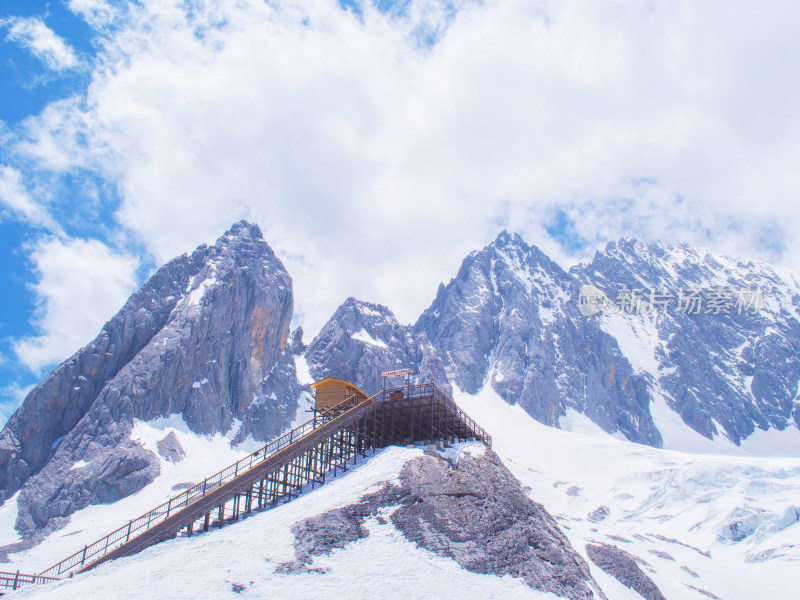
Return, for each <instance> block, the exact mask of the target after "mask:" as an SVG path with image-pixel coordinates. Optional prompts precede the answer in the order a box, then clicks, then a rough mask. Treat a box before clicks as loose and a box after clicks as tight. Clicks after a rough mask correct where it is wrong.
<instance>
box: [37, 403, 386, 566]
mask: <svg viewBox="0 0 800 600" xmlns="http://www.w3.org/2000/svg"><path fill="white" fill-rule="evenodd" d="M370 401H372V399H371V398H368V399H362V400H361V401H360V402H359V401H357V399H356V400H354V397H352V396H351V397H349V398H347V399H345V400H344V401H343V402H341V403H339V404H337V405H336V406H333V407H331V408H329V409H328V410H326V411H323V412H321V413H320V414H318V415H317V416H316V417H315V418H314V419H311V420H310V421H307V422H305V423H303V424H302V425H300V426H298V427H295V428H294V429H292V430H291V431H289V432H288V433H285V434H284V435H282V436H280V437H279V438H277V439H275V440H273V441H271V442H270V443H268V444H267V445H265V446H264V447H263V448H259V449H258V450H256V451H255V452H253V453H252V454H250V455H248V456H246V457H245V458H243V459H241V460H238V461H236V462H235V463H234V464H232V465H230V466H228V467H226V468H224V469H222V471H219V472H218V473H215V474H214V475H212V476H211V477H207V478H206V479H204V480H203V481H202V482H200V483H198V484H196V485H194V486H192V487H190V488H189V489H187V490H186V491H185V492H182V493H180V494H178V495H176V496H174V497H172V498H170V499H169V500H168V501H167V502H164V503H163V504H160V505H159V506H157V507H156V508H154V509H153V510H151V511H150V512H148V513H145V514H143V515H142V516H140V517H137V518H136V519H132V520H130V521H128V523H126V524H125V525H123V526H122V527H120V528H119V529H116V530H114V531H112V532H111V533H109V534H108V535H107V536H105V537H103V538H101V539H99V540H97V541H96V542H93V543H91V544H88V545H86V546H84V547H83V549H82V550H78V551H77V552H75V553H74V554H72V555H70V556H68V557H67V558H65V559H64V560H62V561H60V562H58V563H56V564H55V565H53V566H52V567H50V568H49V569H47V570H45V571H42V572H41V573H40V574H39V576H44V577H49V578H58V577H59V576H61V575H63V574H65V573H70V572H72V571H75V570H78V569H80V568H81V567H83V566H84V565H86V564H88V563H89V562H93V561H94V560H97V559H98V558H100V557H102V556H103V555H105V554H107V553H109V552H110V551H112V550H114V549H115V548H117V547H119V546H121V545H122V544H125V543H127V542H128V541H130V540H131V539H132V538H134V537H136V536H138V535H141V534H142V533H144V532H145V531H147V530H148V529H150V528H152V527H154V526H155V525H157V524H159V523H161V522H163V521H165V520H166V519H167V518H168V517H169V516H170V514H175V513H176V512H178V511H180V510H183V509H185V508H186V507H188V506H191V505H192V504H194V503H195V502H197V501H198V500H200V499H202V498H204V497H205V495H206V494H207V493H209V492H210V491H212V490H214V489H216V488H218V487H219V486H221V485H223V484H225V483H227V482H229V481H232V480H233V479H235V478H237V477H238V476H239V475H241V474H243V473H246V472H247V471H249V470H250V469H252V468H253V467H254V466H256V465H258V464H260V463H262V462H263V461H265V460H266V459H267V458H269V457H270V456H273V455H274V454H275V453H276V452H278V451H280V450H283V449H284V448H286V447H288V446H290V445H291V444H293V443H294V442H295V441H298V440H300V439H301V438H303V437H304V436H306V435H308V434H309V433H311V432H312V431H314V430H315V429H317V428H319V427H322V426H323V425H325V424H326V423H328V422H329V421H331V420H333V419H335V418H336V417H338V416H340V415H342V414H344V413H345V412H348V411H350V410H353V409H354V408H355V407H357V406H360V405H361V404H364V403H365V402H370Z"/></svg>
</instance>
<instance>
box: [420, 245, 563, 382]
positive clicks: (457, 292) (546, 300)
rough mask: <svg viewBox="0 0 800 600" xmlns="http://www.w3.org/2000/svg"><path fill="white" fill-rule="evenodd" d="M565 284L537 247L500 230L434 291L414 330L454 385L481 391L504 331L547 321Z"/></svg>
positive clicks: (553, 264) (559, 268)
mask: <svg viewBox="0 0 800 600" xmlns="http://www.w3.org/2000/svg"><path fill="white" fill-rule="evenodd" d="M568 284H569V280H568V278H567V275H566V273H565V272H564V271H563V269H561V267H559V266H558V265H557V264H555V263H554V262H553V261H551V260H550V259H549V258H547V256H545V255H544V254H543V253H542V252H541V251H540V250H539V249H538V248H536V247H535V246H529V245H528V244H526V243H525V241H524V240H523V239H522V238H521V237H520V236H519V235H518V234H509V233H508V232H506V231H503V232H501V233H500V234H499V235H498V236H497V238H495V240H494V241H493V242H492V243H491V244H489V245H488V246H486V247H485V248H483V249H482V250H480V251H477V252H473V253H472V254H470V255H469V256H467V258H466V259H464V261H463V263H462V264H461V268H460V269H459V271H458V274H457V275H456V277H455V278H453V279H452V280H451V281H450V283H449V284H447V285H446V286H445V285H441V286H440V287H439V290H438V293H437V295H436V298H435V299H434V301H433V303H432V304H431V306H430V307H429V308H428V309H427V310H426V311H425V312H424V313H423V314H422V316H421V317H420V318H419V320H418V321H417V324H416V329H417V330H418V331H422V332H424V333H425V334H426V336H427V338H428V339H429V340H430V341H431V343H432V344H433V346H434V347H435V349H436V351H437V352H439V353H440V354H441V356H442V358H443V360H444V361H445V365H446V367H447V371H448V374H449V375H450V377H451V379H452V380H453V381H454V383H456V384H457V385H458V386H459V387H460V388H461V389H463V390H465V391H467V392H469V393H475V392H477V391H478V390H480V389H481V388H482V387H483V384H484V381H485V379H486V377H487V374H488V373H489V369H490V367H491V366H492V365H491V364H490V358H491V356H492V354H493V351H494V350H495V348H496V347H497V346H498V344H500V343H501V338H503V333H504V331H507V330H508V328H509V327H511V328H514V329H515V330H517V331H522V330H529V329H530V328H531V327H536V326H537V325H540V324H541V323H542V322H543V321H549V319H550V316H551V313H552V310H553V308H554V307H555V306H556V305H559V304H561V303H563V301H564V299H565V294H566V289H567V287H568ZM503 341H505V340H503ZM518 341H519V342H521V343H522V346H523V347H524V341H522V340H518ZM518 345H519V344H517V346H518Z"/></svg>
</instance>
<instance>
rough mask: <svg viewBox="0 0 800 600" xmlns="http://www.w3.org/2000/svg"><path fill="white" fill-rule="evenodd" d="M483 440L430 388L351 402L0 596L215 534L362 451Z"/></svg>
mask: <svg viewBox="0 0 800 600" xmlns="http://www.w3.org/2000/svg"><path fill="white" fill-rule="evenodd" d="M443 439H447V440H450V441H460V440H478V441H481V442H483V443H484V444H486V445H488V446H491V443H492V440H491V437H490V436H489V435H488V434H487V433H486V432H485V431H484V430H483V429H482V428H481V427H480V426H479V425H478V424H477V423H475V422H474V421H473V420H472V419H471V418H470V417H469V416H468V415H466V414H465V413H464V412H463V411H462V410H461V409H460V408H459V407H458V406H457V405H456V403H455V402H454V401H453V400H452V399H451V398H450V397H449V396H447V394H445V393H444V392H443V391H442V390H440V389H439V388H438V387H437V386H436V385H434V384H432V383H428V384H422V385H414V386H405V387H402V388H393V389H388V390H383V391H381V392H379V393H378V394H376V395H374V396H372V397H370V398H361V397H357V396H351V397H350V398H348V399H346V400H345V401H344V402H342V403H340V404H338V405H336V406H334V407H332V408H330V409H328V410H326V411H321V412H317V413H315V416H314V418H313V419H311V420H310V421H308V422H307V423H304V424H303V425H301V426H299V427H297V428H295V429H293V430H291V431H289V432H288V433H286V434H284V435H282V436H280V437H279V438H277V439H275V440H273V441H272V442H270V443H269V444H267V445H265V446H264V447H263V448H260V449H259V450H258V451H256V452H254V453H253V454H251V455H249V456H247V457H246V458H244V459H242V460H240V461H238V462H236V463H234V464H233V465H231V466H229V467H227V468H226V469H223V470H222V471H220V472H218V473H215V474H214V475H212V476H211V477H208V478H207V479H205V480H204V481H202V482H200V483H198V484H196V485H194V486H192V487H191V488H189V489H188V490H186V491H185V492H182V493H181V494H178V495H176V496H175V497H173V498H171V499H170V500H169V501H168V502H165V503H164V504H161V505H159V506H157V507H156V508H154V509H153V510H151V511H150V512H148V513H146V514H144V515H142V516H140V517H138V518H136V519H132V520H130V521H129V522H127V523H126V524H124V525H123V526H122V527H120V528H118V529H116V530H115V531H113V532H111V533H110V534H108V535H107V536H105V537H103V538H101V539H99V540H97V541H96V542H94V543H92V544H89V545H87V546H85V547H84V548H82V549H80V550H78V551H77V552H75V553H74V554H72V555H70V556H68V557H67V558H65V559H64V560H62V561H60V562H58V563H56V564H55V565H53V566H52V567H50V568H49V569H47V570H45V571H43V572H41V573H39V574H36V575H24V574H20V573H0V591H2V590H6V591H8V590H11V589H17V588H19V587H21V586H22V585H28V584H33V583H48V582H50V581H54V580H58V579H61V578H64V577H71V576H72V575H73V574H76V573H81V572H83V571H86V570H88V569H91V568H94V567H96V566H97V565H99V564H102V563H104V562H106V561H108V560H112V559H115V558H120V557H123V556H130V555H132V554H135V553H137V552H139V551H141V550H143V549H144V548H147V547H149V546H152V545H154V544H157V543H158V542H161V541H164V540H167V539H170V538H174V537H177V536H191V535H193V534H195V533H197V532H199V531H208V530H209V529H210V528H212V527H222V526H223V525H226V524H228V523H231V522H235V521H238V520H240V519H241V518H243V517H244V516H247V515H248V514H250V513H252V512H254V511H259V510H264V509H266V508H269V507H272V506H275V505H276V504H277V503H278V502H280V501H282V500H286V499H291V498H293V497H295V496H297V495H298V494H299V493H300V491H301V490H302V487H303V486H304V485H307V484H311V485H312V486H315V485H317V484H324V483H325V479H326V476H328V475H329V474H333V475H334V476H335V475H336V474H337V472H338V471H339V470H346V469H347V465H348V462H349V461H350V460H353V461H355V459H356V457H357V455H358V454H361V455H362V456H366V454H367V452H368V451H369V450H373V449H376V448H382V447H385V446H389V445H397V444H412V443H415V444H418V443H431V442H434V441H437V440H443Z"/></svg>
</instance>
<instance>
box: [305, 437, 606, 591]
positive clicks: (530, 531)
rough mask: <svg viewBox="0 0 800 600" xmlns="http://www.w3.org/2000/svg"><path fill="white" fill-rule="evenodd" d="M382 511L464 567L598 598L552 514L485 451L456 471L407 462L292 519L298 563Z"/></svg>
mask: <svg viewBox="0 0 800 600" xmlns="http://www.w3.org/2000/svg"><path fill="white" fill-rule="evenodd" d="M387 510H388V511H389V513H390V514H391V516H390V519H391V522H392V523H393V524H394V525H395V526H396V527H397V528H398V529H399V530H400V531H401V532H402V533H403V535H405V537H407V538H408V539H409V540H411V541H413V542H415V543H417V544H418V545H419V546H420V547H422V548H424V549H426V550H428V551H430V552H434V553H436V554H439V555H442V556H446V557H449V558H452V559H453V560H455V561H456V562H457V563H458V564H459V565H461V566H462V567H463V568H465V569H468V570H470V571H474V572H476V573H487V574H493V575H500V576H502V575H512V576H514V577H519V578H522V579H523V580H524V581H525V583H527V584H528V585H529V586H530V587H532V588H534V589H538V590H544V591H549V592H553V593H555V594H558V595H559V596H563V597H566V598H573V599H575V600H578V599H580V600H584V599H588V598H595V597H601V598H604V596H603V594H602V591H600V589H599V587H598V586H597V584H596V583H595V581H594V580H593V579H592V577H591V574H590V572H589V568H588V565H587V564H586V563H585V562H584V560H583V559H582V558H581V557H580V555H578V554H577V553H576V552H575V551H574V550H573V549H572V547H571V545H570V543H569V541H568V540H567V538H566V536H565V535H564V534H563V533H562V532H561V530H560V529H559V528H558V525H557V524H556V522H555V521H554V520H553V518H552V517H551V516H550V515H549V514H548V513H547V511H546V510H545V509H544V507H543V506H542V505H541V504H538V503H536V502H533V501H532V500H530V499H529V498H528V497H527V496H526V495H525V493H524V492H523V491H522V489H521V487H520V484H519V482H518V481H517V480H516V479H514V477H513V475H511V473H510V472H509V471H508V470H507V469H506V468H505V466H503V464H502V462H501V461H500V459H499V458H498V457H497V455H496V454H494V452H492V451H491V450H486V451H485V453H483V454H482V455H478V456H473V455H470V454H465V455H463V456H462V458H461V460H460V461H459V463H458V468H457V469H454V468H452V466H451V464H450V463H449V462H448V461H447V460H445V459H444V458H442V457H439V456H423V457H419V458H416V459H413V460H411V461H409V462H408V463H406V465H405V466H404V468H403V469H402V471H401V473H400V480H399V482H398V483H393V484H386V485H385V486H384V487H383V489H381V490H380V491H379V492H376V493H373V494H369V495H366V496H364V497H363V498H362V499H361V502H360V503H357V504H352V505H349V506H344V507H341V508H337V509H334V510H332V511H328V512H326V513H324V514H321V515H317V516H314V517H311V518H308V519H304V520H303V521H300V522H298V523H296V524H295V526H294V527H293V532H294V534H295V540H296V541H295V553H296V556H297V559H298V561H299V562H301V563H305V564H310V563H311V562H313V557H314V556H318V555H320V554H326V553H329V552H331V551H332V550H334V549H337V548H343V547H345V546H346V545H347V544H348V543H350V542H352V541H355V540H357V539H360V538H363V537H366V536H367V535H369V531H368V529H367V528H366V527H365V526H364V524H365V522H366V520H367V518H368V517H370V516H374V515H378V519H381V518H383V517H382V515H384V514H387V513H386V511H387ZM595 594H597V595H595Z"/></svg>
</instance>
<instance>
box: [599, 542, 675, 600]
mask: <svg viewBox="0 0 800 600" xmlns="http://www.w3.org/2000/svg"><path fill="white" fill-rule="evenodd" d="M586 553H587V554H588V555H589V558H590V559H591V561H592V562H593V563H594V564H596V565H597V566H598V567H600V568H601V569H603V571H605V572H606V573H608V574H609V575H611V576H612V577H613V578H614V579H616V580H617V581H619V582H620V583H622V584H623V585H624V586H626V587H629V588H630V589H632V590H634V591H636V592H638V593H639V594H640V595H641V596H642V598H644V599H645V600H665V599H664V595H663V594H662V593H661V590H659V589H658V586H657V585H656V584H655V582H654V581H653V580H652V579H650V577H648V576H647V574H646V573H645V572H644V571H642V570H641V569H640V568H639V565H638V564H637V563H636V557H635V556H633V555H632V554H629V553H628V552H626V551H625V550H622V549H621V548H618V547H617V546H613V545H610V544H586Z"/></svg>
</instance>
